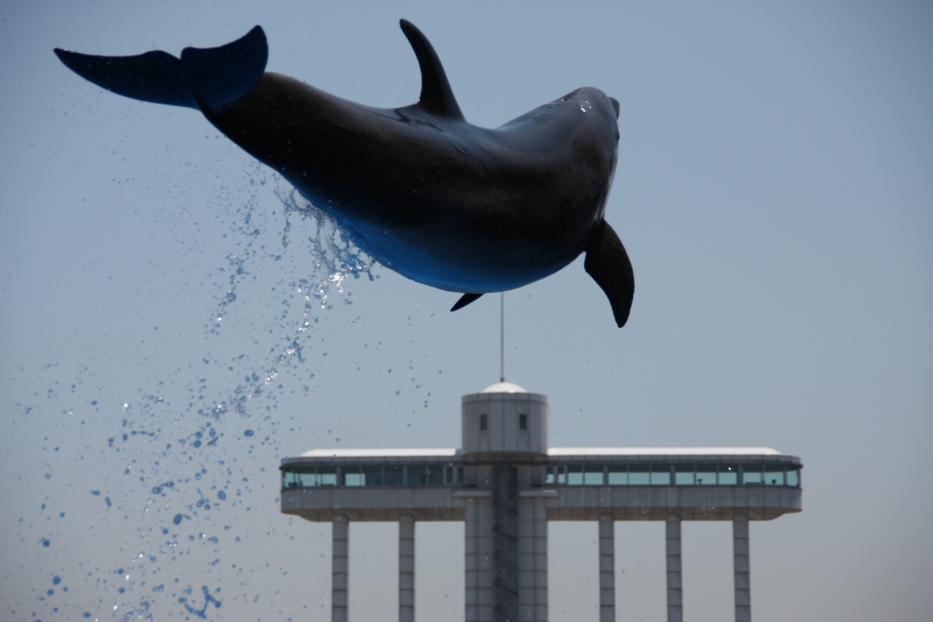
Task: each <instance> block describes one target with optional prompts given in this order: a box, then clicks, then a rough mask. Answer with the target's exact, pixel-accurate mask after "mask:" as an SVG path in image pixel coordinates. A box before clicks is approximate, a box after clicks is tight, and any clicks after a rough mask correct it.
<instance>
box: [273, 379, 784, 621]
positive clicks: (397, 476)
mask: <svg viewBox="0 0 933 622" xmlns="http://www.w3.org/2000/svg"><path fill="white" fill-rule="evenodd" d="M548 414H549V413H548V404H547V397H546V396H544V395H541V394H538V393H529V392H527V391H525V390H524V389H523V388H521V387H520V386H518V385H515V384H511V383H497V384H494V385H492V386H490V387H488V388H487V389H485V390H484V391H483V392H481V393H473V394H469V395H464V396H463V398H462V417H461V422H462V440H461V449H381V450H380V449H375V450H365V449H315V450H311V451H307V452H305V453H303V454H301V455H299V456H294V457H289V458H285V459H284V460H283V461H282V465H281V467H280V468H281V471H282V496H281V510H282V512H283V513H285V514H294V515H296V516H300V517H301V518H304V519H306V520H309V521H315V522H330V523H331V524H332V526H333V527H332V529H333V551H332V587H331V589H332V601H331V619H332V621H333V622H346V621H347V620H348V613H349V611H348V598H347V590H348V572H347V570H348V547H349V525H350V523H352V522H355V521H393V522H398V524H399V620H400V622H413V621H414V613H415V602H414V573H415V567H414V542H415V539H414V536H415V523H416V522H417V521H462V522H464V523H465V538H466V541H465V556H466V559H465V570H466V577H465V589H466V593H465V605H466V620H467V622H492V621H495V622H504V621H510V622H517V621H535V622H546V620H547V615H548V612H547V523H548V521H554V520H564V521H594V522H597V523H598V532H599V559H598V560H594V562H598V564H599V575H600V579H599V585H600V589H599V604H600V607H599V611H600V613H599V620H600V622H610V621H614V620H615V587H614V586H615V574H614V572H615V571H614V568H615V560H614V546H615V545H614V522H615V521H617V520H621V521H630V520H636V521H664V522H665V523H666V560H667V619H668V621H669V622H681V621H682V619H683V605H682V591H681V559H680V540H681V538H680V534H681V528H680V525H681V521H684V520H705V521H709V520H716V521H732V524H733V557H734V574H735V585H734V591H735V619H736V621H737V622H747V621H749V620H750V619H751V594H750V582H749V549H748V538H749V536H748V524H749V521H753V520H771V519H774V518H777V517H779V516H781V515H783V514H786V513H788V512H799V511H800V510H801V486H800V469H801V468H802V465H801V463H800V459H799V458H797V457H795V456H789V455H786V454H782V453H780V452H778V451H775V450H773V449H768V448H763V447H700V448H679V447H678V448H673V447H660V448H650V447H635V448H630V447H608V448H604V447H587V448H566V447H564V448H561V447H549V446H548V442H547V437H548Z"/></svg>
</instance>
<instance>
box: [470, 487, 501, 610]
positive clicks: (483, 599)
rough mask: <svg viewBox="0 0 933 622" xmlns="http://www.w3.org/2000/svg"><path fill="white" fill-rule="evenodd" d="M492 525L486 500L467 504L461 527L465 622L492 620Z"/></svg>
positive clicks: (493, 600) (472, 500) (490, 509)
mask: <svg viewBox="0 0 933 622" xmlns="http://www.w3.org/2000/svg"><path fill="white" fill-rule="evenodd" d="M492 523H493V520H492V505H491V504H490V502H489V498H488V497H487V498H473V499H469V500H468V501H467V506H466V521H465V524H464V535H465V536H466V538H465V542H464V545H465V549H466V550H465V553H466V555H465V559H464V563H465V569H464V570H465V571H466V572H465V574H466V577H465V578H466V592H465V594H464V596H465V598H464V601H465V602H464V605H465V608H466V622H489V621H490V620H492V618H493V608H494V606H495V592H494V589H493V582H494V580H495V569H494V568H495V565H494V557H495V552H496V551H495V546H494V544H493V537H492Z"/></svg>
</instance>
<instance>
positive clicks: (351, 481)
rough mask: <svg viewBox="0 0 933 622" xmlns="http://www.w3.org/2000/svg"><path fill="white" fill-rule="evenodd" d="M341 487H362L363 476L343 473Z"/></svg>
mask: <svg viewBox="0 0 933 622" xmlns="http://www.w3.org/2000/svg"><path fill="white" fill-rule="evenodd" d="M343 485H344V486H362V485H363V474H362V473H359V472H357V473H345V474H344V476H343Z"/></svg>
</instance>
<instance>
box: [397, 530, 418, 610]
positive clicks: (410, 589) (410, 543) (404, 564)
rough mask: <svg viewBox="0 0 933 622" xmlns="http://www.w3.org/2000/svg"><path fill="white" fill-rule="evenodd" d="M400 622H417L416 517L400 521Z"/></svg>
mask: <svg viewBox="0 0 933 622" xmlns="http://www.w3.org/2000/svg"><path fill="white" fill-rule="evenodd" d="M398 620H399V622H415V517H414V516H412V515H411V514H405V515H404V516H401V517H400V518H399V521H398Z"/></svg>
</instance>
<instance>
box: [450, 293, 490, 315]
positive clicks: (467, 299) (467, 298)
mask: <svg viewBox="0 0 933 622" xmlns="http://www.w3.org/2000/svg"><path fill="white" fill-rule="evenodd" d="M480 296H482V294H464V295H462V296H460V300H458V301H457V304H455V305H454V306H452V307H451V308H450V310H451V311H456V310H457V309H462V308H463V307H465V306H467V305H468V304H470V303H471V302H475V301H477V300H479V297H480Z"/></svg>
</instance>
